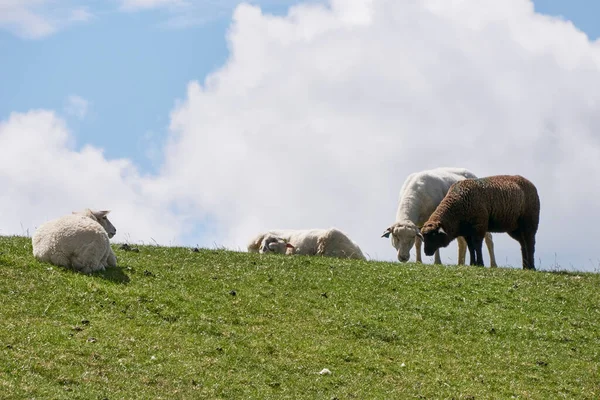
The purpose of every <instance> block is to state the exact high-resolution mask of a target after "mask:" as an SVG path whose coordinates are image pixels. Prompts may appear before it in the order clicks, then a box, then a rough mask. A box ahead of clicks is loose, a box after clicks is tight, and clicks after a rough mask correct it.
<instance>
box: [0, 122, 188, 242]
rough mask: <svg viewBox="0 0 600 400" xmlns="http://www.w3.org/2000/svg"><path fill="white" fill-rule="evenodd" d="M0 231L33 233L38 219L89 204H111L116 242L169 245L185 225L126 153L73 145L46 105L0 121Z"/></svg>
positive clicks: (59, 214)
mask: <svg viewBox="0 0 600 400" xmlns="http://www.w3.org/2000/svg"><path fill="white" fill-rule="evenodd" d="M0 186H1V187H2V188H3V190H2V194H0V221H2V225H1V226H0V228H1V230H0V234H14V233H17V234H23V233H27V232H29V234H32V233H33V232H34V230H35V228H36V227H37V226H39V225H40V224H41V223H43V222H45V221H47V220H49V219H53V218H56V217H59V216H61V215H65V214H69V213H70V212H71V211H76V210H81V209H84V208H86V207H89V208H92V209H109V210H113V211H112V213H111V216H110V219H111V221H112V222H113V223H114V225H115V226H116V227H117V235H116V237H115V240H117V241H128V240H129V241H142V242H145V243H152V242H153V241H152V240H153V239H154V240H156V241H157V242H159V243H163V244H172V243H173V242H174V240H176V238H177V235H178V234H180V233H181V232H182V229H183V228H184V226H183V224H182V222H181V220H180V219H179V218H176V217H174V216H173V215H172V212H171V211H170V209H169V207H168V205H167V203H166V202H164V201H163V200H162V198H163V196H164V193H163V192H161V191H160V188H158V189H156V188H154V186H153V184H152V182H151V181H150V180H149V179H148V178H147V177H144V176H141V175H140V174H139V173H138V172H137V170H136V169H135V168H134V167H133V166H132V165H131V163H130V162H129V161H127V160H107V159H106V158H105V157H104V155H103V154H102V151H101V150H99V149H97V148H94V147H91V146H84V147H83V148H82V149H80V150H77V149H76V148H75V143H74V140H73V138H72V136H71V135H70V133H69V131H68V130H67V128H66V126H65V123H64V121H62V120H61V119H60V118H58V117H57V116H56V115H54V113H52V112H49V111H43V110H38V111H30V112H28V113H25V114H20V113H13V114H11V116H10V117H9V118H8V120H6V121H3V122H1V123H0Z"/></svg>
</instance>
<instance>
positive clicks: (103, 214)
mask: <svg viewBox="0 0 600 400" xmlns="http://www.w3.org/2000/svg"><path fill="white" fill-rule="evenodd" d="M109 212H110V210H104V211H95V212H94V215H95V216H96V218H102V217H106V216H107V215H108V213H109Z"/></svg>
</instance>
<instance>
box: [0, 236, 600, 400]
mask: <svg viewBox="0 0 600 400" xmlns="http://www.w3.org/2000/svg"><path fill="white" fill-rule="evenodd" d="M0 252H1V254H0V301H1V306H0V321H2V328H1V329H0V398H4V397H6V398H54V399H59V398H69V399H71V398H81V399H94V398H98V399H102V398H108V399H118V398H128V399H136V398H139V399H148V398H164V399H175V398H260V399H268V398H294V399H297V398H306V399H317V398H321V399H332V398H338V399H352V398H357V399H366V398H369V399H376V398H380V399H390V398H457V399H461V398H462V399H474V398H476V399H479V398H511V396H514V398H527V399H529V398H531V399H551V398H568V399H573V398H578V399H581V398H589V399H592V398H599V397H600V371H599V369H600V346H599V344H600V342H599V339H600V293H599V291H598V286H599V284H600V275H598V274H559V273H543V272H530V271H522V270H512V269H502V268H500V269H496V270H490V269H483V268H475V267H438V266H431V265H413V264H408V265H400V264H397V263H394V264H390V263H382V262H360V261H347V260H335V259H325V258H307V257H283V256H262V257H261V256H258V255H254V254H245V253H235V252H227V251H221V250H202V251H200V252H199V253H194V252H191V251H190V250H189V249H184V248H162V247H152V246H149V247H141V251H140V252H139V253H133V252H123V251H120V250H116V252H117V257H118V258H119V264H120V266H121V267H119V268H117V269H112V270H109V271H107V272H105V273H99V274H95V275H92V276H85V275H81V274H77V273H73V272H71V271H68V270H65V269H63V268H60V267H52V266H50V265H48V264H42V263H38V262H37V261H35V260H34V259H33V257H32V256H31V244H30V240H29V239H27V238H21V237H0ZM232 291H235V295H234V294H233V292H232ZM323 368H328V369H330V370H331V371H332V374H331V375H323V376H322V375H319V373H318V372H319V371H320V370H321V369H323Z"/></svg>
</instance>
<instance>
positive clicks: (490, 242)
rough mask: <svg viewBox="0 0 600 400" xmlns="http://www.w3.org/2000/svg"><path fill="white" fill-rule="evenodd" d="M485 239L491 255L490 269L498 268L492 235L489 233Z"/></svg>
mask: <svg viewBox="0 0 600 400" xmlns="http://www.w3.org/2000/svg"><path fill="white" fill-rule="evenodd" d="M484 239H485V245H486V247H487V249H488V253H490V268H496V267H497V266H498V264H496V255H495V253H494V241H493V240H492V234H491V233H489V232H487V233H486V234H485V238H484Z"/></svg>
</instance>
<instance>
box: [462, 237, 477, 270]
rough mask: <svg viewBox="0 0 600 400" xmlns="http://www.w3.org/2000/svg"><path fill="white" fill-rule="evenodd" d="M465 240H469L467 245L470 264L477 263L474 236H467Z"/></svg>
mask: <svg viewBox="0 0 600 400" xmlns="http://www.w3.org/2000/svg"><path fill="white" fill-rule="evenodd" d="M465 241H466V242H467V247H468V248H469V264H471V265H476V264H475V263H476V259H475V246H474V245H473V237H472V236H465Z"/></svg>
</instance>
